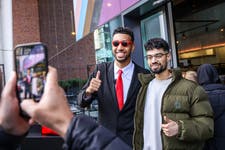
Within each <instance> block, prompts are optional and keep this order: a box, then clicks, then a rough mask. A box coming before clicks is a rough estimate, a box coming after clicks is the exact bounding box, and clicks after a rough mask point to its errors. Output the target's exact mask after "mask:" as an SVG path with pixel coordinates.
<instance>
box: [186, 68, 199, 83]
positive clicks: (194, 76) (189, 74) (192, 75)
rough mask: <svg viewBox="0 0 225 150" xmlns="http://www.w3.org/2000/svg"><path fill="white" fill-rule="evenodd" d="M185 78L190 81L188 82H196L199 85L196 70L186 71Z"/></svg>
mask: <svg viewBox="0 0 225 150" xmlns="http://www.w3.org/2000/svg"><path fill="white" fill-rule="evenodd" d="M183 77H184V78H185V79H188V80H191V81H194V82H196V83H197V72H196V71H194V70H188V71H186V72H185V73H184V74H183Z"/></svg>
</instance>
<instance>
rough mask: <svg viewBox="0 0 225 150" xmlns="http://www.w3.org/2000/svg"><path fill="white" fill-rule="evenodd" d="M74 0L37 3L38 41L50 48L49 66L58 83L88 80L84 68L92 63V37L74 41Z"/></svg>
mask: <svg viewBox="0 0 225 150" xmlns="http://www.w3.org/2000/svg"><path fill="white" fill-rule="evenodd" d="M71 13H72V15H73V0H66V1H64V0H54V1H52V0H39V16H40V33H41V34H40V35H41V41H42V42H44V43H46V44H47V46H48V49H49V64H50V65H52V66H54V67H56V68H57V69H58V75H59V76H58V77H59V80H67V79H71V78H81V79H87V74H88V73H87V66H88V65H89V64H94V63H95V50H94V39H93V34H92V33H91V34H89V35H87V36H86V37H84V38H83V39H81V40H80V41H78V42H76V40H75V36H73V35H72V34H71V32H72V25H73V23H72V19H71Z"/></svg>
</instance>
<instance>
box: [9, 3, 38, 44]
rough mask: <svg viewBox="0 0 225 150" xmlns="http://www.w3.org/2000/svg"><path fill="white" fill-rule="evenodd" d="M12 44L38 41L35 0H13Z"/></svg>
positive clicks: (36, 5)
mask: <svg viewBox="0 0 225 150" xmlns="http://www.w3.org/2000/svg"><path fill="white" fill-rule="evenodd" d="M12 10H13V45H14V46H15V45H17V44H22V43H28V42H37V41H40V31H39V15H38V2H37V0H13V1H12Z"/></svg>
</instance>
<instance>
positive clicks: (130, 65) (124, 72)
mask: <svg viewBox="0 0 225 150" xmlns="http://www.w3.org/2000/svg"><path fill="white" fill-rule="evenodd" d="M133 67H134V63H133V62H132V61H130V63H129V64H128V65H127V66H126V67H124V68H122V69H121V68H119V67H118V66H116V64H115V63H114V76H115V77H116V76H117V74H118V71H119V70H120V69H121V70H122V71H123V75H125V76H126V74H127V73H128V72H129V70H131V69H132V68H133Z"/></svg>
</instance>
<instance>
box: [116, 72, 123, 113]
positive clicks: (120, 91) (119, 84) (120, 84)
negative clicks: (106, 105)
mask: <svg viewBox="0 0 225 150" xmlns="http://www.w3.org/2000/svg"><path fill="white" fill-rule="evenodd" d="M122 73H123V71H122V70H119V71H118V74H119V75H118V78H117V80H116V96H117V101H118V105H119V109H120V110H121V109H122V108H123V80H122Z"/></svg>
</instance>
